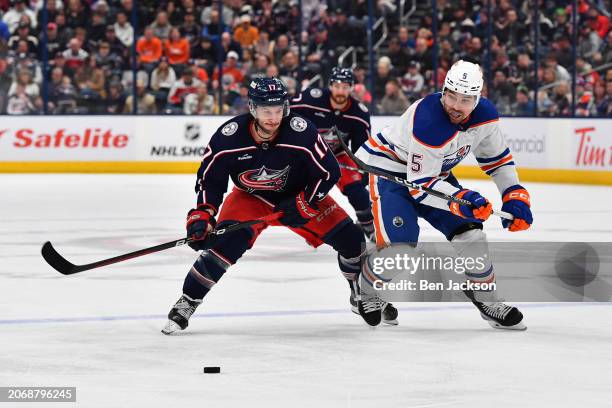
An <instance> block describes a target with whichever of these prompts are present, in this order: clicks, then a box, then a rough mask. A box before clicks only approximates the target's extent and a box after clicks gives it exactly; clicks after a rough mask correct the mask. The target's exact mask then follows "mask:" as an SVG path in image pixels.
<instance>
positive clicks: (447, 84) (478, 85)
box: [442, 60, 484, 108]
mask: <svg viewBox="0 0 612 408" xmlns="http://www.w3.org/2000/svg"><path fill="white" fill-rule="evenodd" d="M483 85H484V80H483V78H482V70H481V69H480V66H479V65H478V64H475V63H473V62H469V61H464V60H459V61H457V62H455V63H454V64H453V66H452V67H451V69H449V70H448V72H447V73H446V78H445V79H444V89H443V90H442V91H443V92H444V91H445V90H446V89H449V90H451V91H453V92H457V93H460V94H463V95H470V96H476V101H475V102H474V108H475V107H476V105H478V101H479V100H480V93H481V92H482V86H483Z"/></svg>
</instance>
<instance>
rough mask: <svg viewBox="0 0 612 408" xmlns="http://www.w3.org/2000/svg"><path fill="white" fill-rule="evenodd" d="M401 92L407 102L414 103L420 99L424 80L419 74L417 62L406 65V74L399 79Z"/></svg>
mask: <svg viewBox="0 0 612 408" xmlns="http://www.w3.org/2000/svg"><path fill="white" fill-rule="evenodd" d="M401 85H402V92H404V94H405V95H406V97H407V98H408V100H409V101H412V102H414V101H415V100H417V99H419V98H420V97H421V91H423V85H425V78H423V75H421V73H420V72H419V64H418V62H414V61H411V62H410V63H409V64H408V72H406V73H405V74H404V76H403V77H402V78H401Z"/></svg>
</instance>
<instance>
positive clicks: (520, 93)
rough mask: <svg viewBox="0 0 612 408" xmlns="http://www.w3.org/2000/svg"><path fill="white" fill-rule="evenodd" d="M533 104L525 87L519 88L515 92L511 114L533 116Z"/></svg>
mask: <svg viewBox="0 0 612 408" xmlns="http://www.w3.org/2000/svg"><path fill="white" fill-rule="evenodd" d="M534 113H535V103H534V102H533V100H532V99H531V98H529V91H528V90H527V88H526V87H525V86H519V87H518V88H517V90H516V97H515V102H514V103H513V104H512V114H513V115H516V116H533V115H534Z"/></svg>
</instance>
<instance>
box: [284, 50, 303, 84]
mask: <svg viewBox="0 0 612 408" xmlns="http://www.w3.org/2000/svg"><path fill="white" fill-rule="evenodd" d="M299 67H300V64H299V62H298V56H297V55H296V54H295V52H293V51H289V52H287V53H285V55H284V56H283V59H282V60H281V63H280V66H279V71H280V75H281V77H283V78H293V79H294V80H295V81H297V80H298V79H299V78H298V75H299ZM285 83H287V80H286V79H285Z"/></svg>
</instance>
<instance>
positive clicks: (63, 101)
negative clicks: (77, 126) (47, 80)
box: [53, 76, 77, 114]
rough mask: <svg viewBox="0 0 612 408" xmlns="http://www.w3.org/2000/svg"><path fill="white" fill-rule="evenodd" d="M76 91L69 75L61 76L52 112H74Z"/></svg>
mask: <svg viewBox="0 0 612 408" xmlns="http://www.w3.org/2000/svg"><path fill="white" fill-rule="evenodd" d="M76 99H77V91H76V88H75V86H74V85H73V84H72V81H71V80H70V78H69V77H67V76H64V77H62V84H61V85H60V86H59V87H58V88H57V92H56V100H57V104H56V106H55V110H54V112H53V113H60V114H64V113H74V109H75V108H76Z"/></svg>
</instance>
